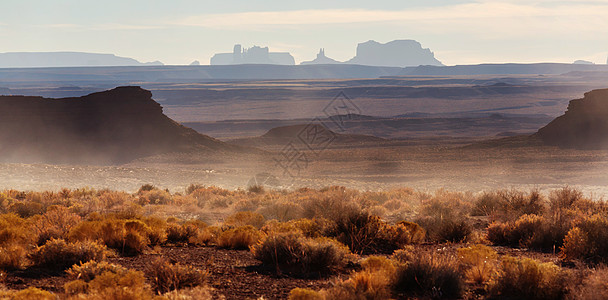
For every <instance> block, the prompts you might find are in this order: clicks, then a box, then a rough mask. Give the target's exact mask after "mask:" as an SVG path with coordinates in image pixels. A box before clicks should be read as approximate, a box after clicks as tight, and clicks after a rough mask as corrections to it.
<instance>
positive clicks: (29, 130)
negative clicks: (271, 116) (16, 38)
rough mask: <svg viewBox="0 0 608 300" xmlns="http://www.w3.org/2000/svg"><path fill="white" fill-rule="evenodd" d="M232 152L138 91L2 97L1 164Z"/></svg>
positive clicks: (124, 89)
mask: <svg viewBox="0 0 608 300" xmlns="http://www.w3.org/2000/svg"><path fill="white" fill-rule="evenodd" d="M232 148H233V147H232V146H230V145H227V144H225V143H223V142H221V141H218V140H216V139H213V138H211V137H208V136H205V135H202V134H199V133H197V132H196V131H194V130H192V129H190V128H186V127H184V126H182V125H180V124H178V123H176V122H175V121H173V120H171V119H170V118H168V117H167V116H165V115H164V114H163V110H162V107H161V106H160V104H158V103H157V102H155V101H154V100H153V99H152V93H151V92H149V91H147V90H144V89H142V88H140V87H134V86H130V87H118V88H115V89H113V90H109V91H105V92H99V93H93V94H90V95H87V96H83V97H77V98H62V99H48V98H42V97H26V96H0V160H2V161H10V162H50V163H56V162H65V163H101V164H107V163H121V162H127V161H130V160H133V159H136V158H140V157H145V156H150V155H156V154H162V153H168V152H184V151H189V150H193V149H207V150H213V151H222V150H231V149H232Z"/></svg>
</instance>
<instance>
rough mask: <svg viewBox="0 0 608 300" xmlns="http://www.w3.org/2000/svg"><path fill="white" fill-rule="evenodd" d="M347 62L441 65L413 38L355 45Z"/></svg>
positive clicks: (409, 65)
mask: <svg viewBox="0 0 608 300" xmlns="http://www.w3.org/2000/svg"><path fill="white" fill-rule="evenodd" d="M346 63H347V64H357V65H367V66H384V67H413V66H422V65H427V66H443V64H442V63H441V62H440V61H439V60H437V59H436V58H435V54H433V52H431V50H429V49H428V48H422V45H421V44H420V43H419V42H417V41H414V40H395V41H392V42H388V43H386V44H381V43H378V42H376V41H367V42H365V43H360V44H359V45H358V46H357V55H356V56H355V57H354V58H352V59H351V60H349V61H347V62H346Z"/></svg>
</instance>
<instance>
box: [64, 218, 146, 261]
mask: <svg viewBox="0 0 608 300" xmlns="http://www.w3.org/2000/svg"><path fill="white" fill-rule="evenodd" d="M150 233H151V231H150V228H149V227H148V226H147V225H146V224H145V223H144V222H142V221H140V220H132V219H131V220H125V219H118V218H116V217H113V216H106V217H105V218H102V219H101V220H93V221H84V222H80V223H79V224H78V225H76V226H74V228H72V230H70V232H69V234H68V237H69V239H70V240H75V241H84V240H93V241H95V240H101V241H102V242H103V243H104V244H105V245H106V246H108V247H109V248H112V249H115V250H116V251H118V252H119V253H120V254H121V255H124V256H133V255H137V254H140V253H143V252H144V250H146V249H147V248H148V245H149V244H150V237H149V235H150ZM152 233H153V232H152Z"/></svg>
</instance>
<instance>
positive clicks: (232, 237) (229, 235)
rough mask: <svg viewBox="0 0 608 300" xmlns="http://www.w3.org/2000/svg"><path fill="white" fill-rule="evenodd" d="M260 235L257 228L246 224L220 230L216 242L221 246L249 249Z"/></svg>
mask: <svg viewBox="0 0 608 300" xmlns="http://www.w3.org/2000/svg"><path fill="white" fill-rule="evenodd" d="M260 237H261V235H260V232H259V231H258V230H257V229H255V228H254V227H253V226H251V225H247V226H241V227H237V228H233V229H229V230H227V231H224V232H222V233H221V234H220V236H219V238H218V241H217V244H218V246H220V247H223V248H230V249H249V247H250V246H253V245H254V244H256V243H257V242H258V241H259V239H260Z"/></svg>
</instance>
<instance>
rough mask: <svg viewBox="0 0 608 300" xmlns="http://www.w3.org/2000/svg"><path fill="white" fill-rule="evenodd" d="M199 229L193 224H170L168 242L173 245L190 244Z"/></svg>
mask: <svg viewBox="0 0 608 300" xmlns="http://www.w3.org/2000/svg"><path fill="white" fill-rule="evenodd" d="M198 230H199V229H198V227H196V226H194V225H191V224H181V225H180V224H175V223H170V224H169V225H168V226H167V242H169V243H172V244H177V243H188V241H190V239H191V238H194V237H196V235H197V234H198Z"/></svg>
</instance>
